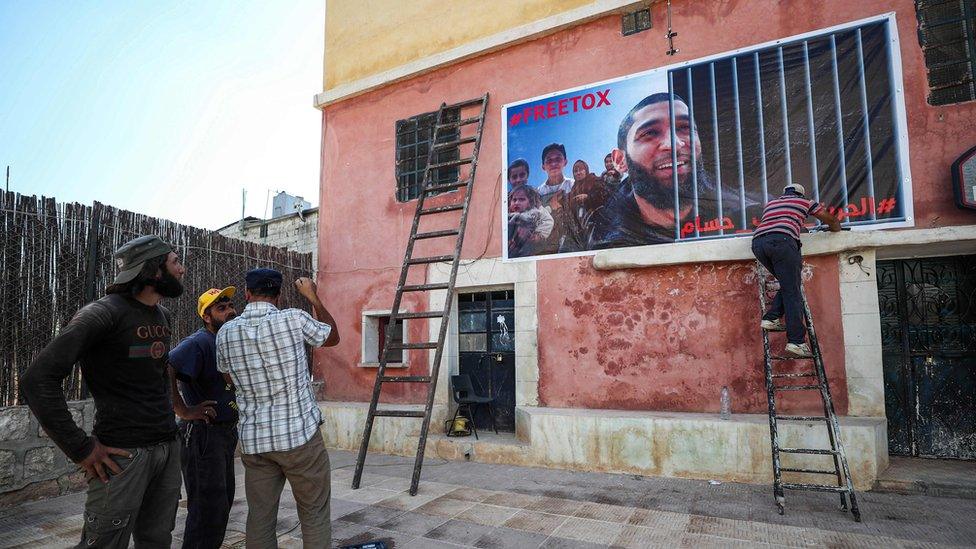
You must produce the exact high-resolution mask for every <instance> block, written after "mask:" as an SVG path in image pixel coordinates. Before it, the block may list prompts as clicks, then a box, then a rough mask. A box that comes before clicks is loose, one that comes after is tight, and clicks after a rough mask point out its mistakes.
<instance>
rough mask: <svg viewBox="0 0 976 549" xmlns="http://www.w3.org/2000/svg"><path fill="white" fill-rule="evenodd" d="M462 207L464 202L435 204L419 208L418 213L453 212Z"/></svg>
mask: <svg viewBox="0 0 976 549" xmlns="http://www.w3.org/2000/svg"><path fill="white" fill-rule="evenodd" d="M463 209H464V204H448V205H447V206H437V207H436V208H426V209H423V210H420V215H430V214H436V213H443V212H453V211H455V210H463Z"/></svg>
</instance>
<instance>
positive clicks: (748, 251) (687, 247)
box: [593, 225, 976, 270]
mask: <svg viewBox="0 0 976 549" xmlns="http://www.w3.org/2000/svg"><path fill="white" fill-rule="evenodd" d="M800 241H801V242H802V243H803V255H829V254H836V253H839V252H843V251H846V250H862V249H866V248H882V249H883V248H892V249H893V251H892V253H887V254H886V253H885V252H883V251H882V250H880V249H879V250H878V257H879V258H880V259H884V258H888V257H905V255H909V256H913V255H944V254H945V251H940V249H942V248H946V247H949V248H951V251H953V252H954V253H960V252H965V251H966V250H967V249H968V250H969V251H970V252H973V251H976V225H960V226H955V227H939V228H937V229H904V230H896V229H891V230H873V231H844V232H841V233H836V234H824V233H814V234H804V235H802V236H801V237H800ZM751 242H752V240H751V239H750V238H749V237H748V236H742V237H739V238H728V239H723V240H705V241H700V242H680V243H674V244H655V245H653V246H636V247H632V248H620V249H615V250H604V251H601V252H597V253H596V255H594V256H593V268H594V269H597V270H614V269H634V268H641V267H653V266H659V265H680V264H682V263H703V262H715V261H743V260H751V259H753V255H752V247H751Z"/></svg>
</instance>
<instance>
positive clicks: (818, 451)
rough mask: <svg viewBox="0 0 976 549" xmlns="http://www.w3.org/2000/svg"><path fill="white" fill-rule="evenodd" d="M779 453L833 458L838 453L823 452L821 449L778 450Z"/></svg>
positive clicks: (833, 451)
mask: <svg viewBox="0 0 976 549" xmlns="http://www.w3.org/2000/svg"><path fill="white" fill-rule="evenodd" d="M779 451H780V452H784V453H787V454H816V455H820V456H835V455H838V454H839V453H840V452H838V451H837V450H823V449H821V448H780V449H779Z"/></svg>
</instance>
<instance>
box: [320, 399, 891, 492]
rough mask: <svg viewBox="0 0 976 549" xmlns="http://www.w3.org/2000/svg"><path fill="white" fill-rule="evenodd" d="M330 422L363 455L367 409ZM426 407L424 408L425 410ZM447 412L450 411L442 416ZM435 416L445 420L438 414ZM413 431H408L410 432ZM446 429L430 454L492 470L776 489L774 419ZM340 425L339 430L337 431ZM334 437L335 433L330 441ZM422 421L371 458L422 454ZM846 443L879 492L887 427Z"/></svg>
mask: <svg viewBox="0 0 976 549" xmlns="http://www.w3.org/2000/svg"><path fill="white" fill-rule="evenodd" d="M321 407H322V410H323V412H325V415H326V417H328V418H330V419H328V420H327V421H326V424H325V425H324V426H323V432H324V434H325V437H326V442H327V444H328V445H329V446H331V447H334V448H341V449H344V450H357V449H358V448H359V440H360V438H361V433H362V428H363V425H364V424H365V420H366V409H367V404H365V403H348V402H323V403H321ZM420 408H421V407H420V406H419V405H418V406H417V409H420ZM441 411H442V412H444V413H445V415H444V416H441V417H446V407H444V408H442V410H441ZM435 412H438V411H436V410H435ZM407 422H409V423H407ZM791 423H792V424H791V425H781V428H780V430H781V435H780V443H781V444H782V445H783V446H784V447H800V448H826V447H828V441H827V431H826V428H825V427H823V426H822V424H820V422H809V423H799V422H791ZM442 425H443V421H440V422H434V423H432V429H431V435H430V437H429V438H428V443H427V450H426V452H427V455H430V456H439V457H442V458H445V459H464V458H465V454H468V456H469V457H470V459H472V460H474V461H479V462H485V463H504V464H510V465H522V466H536V467H548V468H555V469H570V470H576V471H598V472H611V473H630V474H639V475H647V476H663V477H681V478H694V479H717V480H724V481H736V482H749V483H757V484H766V483H771V482H772V457H771V455H770V453H771V452H770V441H769V419H768V418H767V417H766V416H765V415H760V414H736V415H733V416H732V419H730V420H722V419H720V418H719V417H718V415H716V414H695V413H669V412H632V411H624V410H584V409H568V408H537V407H519V408H517V409H516V426H517V427H516V428H517V429H518V431H519V433H518V438H517V439H510V440H509V441H507V442H506V441H503V440H500V439H499V438H497V437H484V439H483V440H481V441H475V440H474V437H467V438H462V439H459V438H447V437H443V436H436V435H439V434H440V433H442V432H443V430H442V429H439V427H441V426H442ZM333 426H335V427H333ZM333 428H335V429H336V430H335V431H333V432H331V433H330V432H329V431H330V430H332V429H333ZM419 430H420V422H419V421H417V420H415V419H399V418H380V419H379V420H377V423H376V424H375V426H374V433H373V436H372V437H371V440H370V451H376V452H382V453H390V454H396V455H414V452H415V451H416V444H417V437H418V436H419ZM841 439H842V441H843V443H844V446H845V449H846V451H847V459H848V463H849V465H850V468H851V475H852V477H853V478H854V482H855V485H856V486H857V487H858V489H862V490H864V489H869V488H871V486H873V485H874V482H875V480H876V479H877V477H878V474H879V471H883V470H884V469H885V468H886V467H887V466H888V454H887V422H886V420H885V418H880V417H879V418H874V417H871V418H863V417H862V418H854V417H842V418H841ZM783 462H784V466H796V467H801V468H817V469H820V468H828V469H829V468H831V467H832V464H831V463H830V458H829V457H826V456H794V455H790V456H784V458H783ZM788 479H789V480H795V481H797V482H818V483H822V482H824V481H825V479H824V478H823V476H816V477H813V476H810V475H796V476H794V477H788Z"/></svg>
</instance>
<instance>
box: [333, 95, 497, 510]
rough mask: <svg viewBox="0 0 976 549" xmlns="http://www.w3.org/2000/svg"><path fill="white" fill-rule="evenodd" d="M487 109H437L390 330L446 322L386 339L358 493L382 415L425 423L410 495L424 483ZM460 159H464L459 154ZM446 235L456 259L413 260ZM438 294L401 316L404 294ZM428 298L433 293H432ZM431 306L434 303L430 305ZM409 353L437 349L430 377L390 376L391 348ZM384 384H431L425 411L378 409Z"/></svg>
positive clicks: (464, 105) (469, 104) (484, 100)
mask: <svg viewBox="0 0 976 549" xmlns="http://www.w3.org/2000/svg"><path fill="white" fill-rule="evenodd" d="M472 108H478V109H479V112H478V114H477V115H476V116H472V117H469V118H464V116H463V115H460V114H459V116H458V120H456V121H446V120H445V117H444V113H445V111H448V110H453V109H458V112H459V113H461V112H462V111H463V110H464V109H472ZM487 108H488V94H487V93H486V94H485V95H484V96H482V97H479V98H477V99H472V100H469V101H463V102H461V103H455V104H453V105H447V104H444V103H442V104H441V107H440V109H439V110H438V111H437V118H436V121H435V123H434V130H433V135H432V136H431V141H430V143H431V146H430V149H429V150H428V154H427V167H426V169H425V170H424V177H423V184H422V185H421V188H420V196H419V197H418V198H417V210H416V212H415V213H414V216H413V225H412V227H411V228H410V238H409V239H408V241H407V250H406V253H405V254H404V257H403V265H402V266H401V269H400V279H399V282H397V287H396V294H395V297H394V298H393V308H392V309H390V311H391V313H390V321H391V322H390V324H388V327H392V324H393V321H394V320H402V319H409V318H431V319H433V318H439V319H440V321H441V324H440V330H439V331H438V335H437V341H430V342H424V343H401V344H393V343H391V341H392V338H391V337H386V338H385V339H386V341H385V343H384V344H383V351H382V354H381V355H380V364H379V369H378V370H377V372H376V381H375V382H374V383H373V396H372V399H371V400H370V403H369V412H368V413H367V415H366V427H365V429H364V430H363V440H362V443H361V444H360V445H359V456H358V457H357V458H356V473H355V475H354V476H353V479H352V487H353V489H358V488H359V483H360V481H361V480H362V476H363V467H364V466H365V464H366V450H367V448H368V447H369V438H370V435H371V434H372V431H373V420H374V419H375V418H377V417H405V418H417V419H423V424H422V425H421V427H420V440H419V442H418V445H417V456H416V459H415V462H414V467H413V478H412V480H411V482H410V495H412V496H413V495H416V494H417V485H418V484H419V483H420V469H421V467H422V466H423V463H424V450H425V447H426V445H427V432H428V430H429V428H430V416H431V412H432V410H433V407H434V391H435V389H436V388H437V375H438V372H439V371H440V364H441V358H442V357H443V354H444V340H445V339H446V336H447V326H448V320H449V319H450V316H451V305H452V303H453V302H454V300H453V296H454V282H455V279H456V278H457V271H458V263H459V262H460V259H461V246H462V244H463V242H464V229H465V226H466V224H467V221H468V205H469V204H470V203H471V195H472V186H473V184H474V176H475V169H476V168H477V165H478V151H479V150H480V148H481V135H482V132H483V130H484V124H485V113H486V110H487ZM470 124H477V128H476V130H475V132H474V134H473V135H470V136H467V137H462V136H461V135H462V132H461V128H462V127H464V126H468V125H470ZM453 132H457V136H456V138H454V139H453V140H451V141H445V142H441V137H442V136H443V135H445V134H451V133H453ZM469 143H470V144H473V147H472V150H471V156H468V157H463V158H458V159H457V160H449V161H446V162H440V163H437V164H434V163H433V162H434V159H435V158H436V157H437V154H438V153H439V152H443V151H447V150H450V149H451V148H456V147H460V146H462V145H465V144H469ZM458 156H461V155H460V154H459V155H458ZM463 165H470V169H469V170H468V175H467V176H466V177H461V175H460V171H459V172H458V179H457V180H456V181H454V182H451V183H447V184H436V185H432V184H431V182H432V179H433V174H434V171H435V170H437V169H440V168H453V167H460V166H463ZM462 188H465V189H466V192H465V193H464V197H463V200H462V201H461V202H456V203H452V204H447V205H443V206H436V207H431V208H424V199H425V198H426V197H427V196H428V195H430V194H436V193H441V192H444V191H453V190H456V189H462ZM459 210H460V212H461V219H460V222H459V225H458V226H457V227H456V228H450V229H443V230H435V231H428V232H418V229H419V228H420V221H421V218H425V217H427V216H432V215H437V214H442V213H446V212H453V211H459ZM446 237H456V240H455V245H454V253H453V255H438V256H430V257H414V256H413V253H414V244H415V243H416V242H417V241H418V240H427V239H440V238H446ZM441 262H450V263H451V274H450V278H449V279H448V281H447V282H443V283H437V284H414V285H408V284H407V273H408V271H409V270H410V267H411V266H412V265H425V266H426V265H428V264H432V263H441ZM436 290H447V297H446V298H445V300H444V307H443V309H442V310H439V311H424V312H401V311H400V304H401V301H402V299H403V294H404V293H406V292H432V291H436ZM428 295H429V294H428ZM428 302H429V301H428ZM407 349H433V350H434V362H433V364H432V365H431V371H430V375H426V376H388V375H386V365H387V360H386V357H387V353H388V352H389V351H391V350H407ZM385 383H426V384H427V400H426V403H425V408H424V410H423V411H417V410H402V409H401V410H397V409H390V408H383V409H379V408H378V404H379V399H380V391H381V390H382V388H383V384H385Z"/></svg>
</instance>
